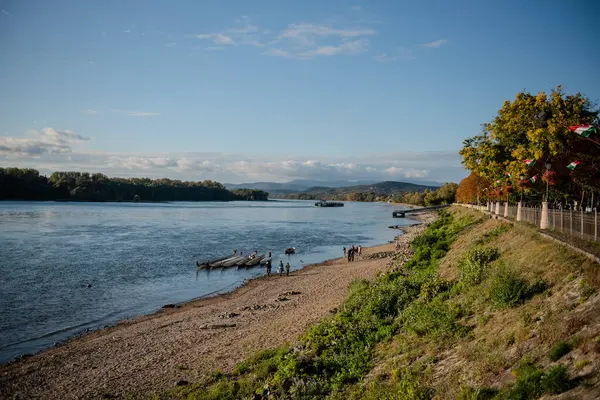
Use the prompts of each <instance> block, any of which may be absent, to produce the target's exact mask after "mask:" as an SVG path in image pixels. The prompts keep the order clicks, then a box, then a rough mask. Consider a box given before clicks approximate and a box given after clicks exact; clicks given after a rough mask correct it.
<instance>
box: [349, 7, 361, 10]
mask: <svg viewBox="0 0 600 400" xmlns="http://www.w3.org/2000/svg"><path fill="white" fill-rule="evenodd" d="M350 9H351V10H352V11H360V10H361V9H362V7H361V6H352V7H350Z"/></svg>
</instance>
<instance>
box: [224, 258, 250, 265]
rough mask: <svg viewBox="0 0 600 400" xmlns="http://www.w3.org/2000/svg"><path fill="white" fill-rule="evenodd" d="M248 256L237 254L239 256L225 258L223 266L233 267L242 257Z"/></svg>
mask: <svg viewBox="0 0 600 400" xmlns="http://www.w3.org/2000/svg"><path fill="white" fill-rule="evenodd" d="M245 257H247V256H237V257H233V258H230V259H229V260H225V261H224V262H223V264H221V266H222V267H233V266H234V265H236V264H237V263H238V261H240V260H241V259H242V258H245Z"/></svg>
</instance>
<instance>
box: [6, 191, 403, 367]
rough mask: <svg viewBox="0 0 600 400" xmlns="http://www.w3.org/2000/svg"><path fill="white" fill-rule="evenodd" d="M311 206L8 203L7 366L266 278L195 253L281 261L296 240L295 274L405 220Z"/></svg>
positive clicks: (384, 211)
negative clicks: (204, 267) (72, 339)
mask: <svg viewBox="0 0 600 400" xmlns="http://www.w3.org/2000/svg"><path fill="white" fill-rule="evenodd" d="M312 204H313V202H307V201H277V202H275V201H274V202H261V203H246V202H233V203H220V202H215V203H164V204H163V203H161V204H147V203H144V204H133V203H125V204H119V203H97V204H93V203H52V202H50V203H44V202H2V203H0V225H1V226H2V229H1V230H0V273H2V279H1V280H0V362H6V361H8V360H10V359H12V358H14V357H16V356H19V355H21V354H23V353H32V352H36V351H39V350H40V349H43V348H45V347H48V346H51V345H52V344H53V343H55V342H58V341H61V340H64V339H65V338H67V337H69V336H71V335H73V334H75V333H78V332H83V331H85V330H87V329H97V328H99V327H102V326H104V325H107V324H112V323H114V322H116V321H118V320H120V319H124V318H128V317H132V316H135V315H140V314H144V313H149V312H152V311H154V310H156V309H158V308H160V307H161V306H162V305H164V304H168V303H177V302H181V301H186V300H190V299H192V298H196V297H200V296H206V295H212V294H216V293H222V292H224V291H229V290H231V289H233V288H234V287H236V286H238V285H240V284H241V283H242V282H244V281H245V280H247V279H249V278H252V277H256V276H259V275H262V274H264V268H262V267H254V268H248V269H246V268H239V269H238V268H228V269H215V270H211V271H197V269H196V267H195V261H196V260H198V259H201V260H204V259H207V258H214V257H217V256H220V255H227V254H230V253H231V251H232V249H234V248H235V249H238V251H244V252H250V251H253V250H258V251H259V253H267V252H269V251H272V252H273V264H274V265H275V263H276V262H278V259H284V258H285V259H287V256H285V255H284V254H283V251H284V249H285V248H287V247H295V248H296V249H297V253H296V254H294V255H292V256H290V257H289V260H290V263H291V265H292V268H293V269H297V268H301V267H302V266H303V265H306V264H311V263H315V262H319V261H323V260H325V259H329V258H334V257H340V256H341V255H342V252H341V248H342V247H343V246H346V247H348V246H351V245H352V244H356V245H358V244H361V245H363V246H369V245H374V244H379V243H383V242H386V241H388V240H390V239H392V238H393V235H394V233H395V231H391V230H389V229H388V228H387V226H389V225H392V222H393V224H397V223H398V221H399V220H392V218H391V212H392V208H391V207H390V206H388V205H386V204H360V203H347V204H346V206H345V207H342V208H329V209H327V208H325V209H322V208H316V207H313V206H312ZM401 222H405V221H404V220H401ZM406 222H410V221H406Z"/></svg>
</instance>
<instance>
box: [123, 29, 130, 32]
mask: <svg viewBox="0 0 600 400" xmlns="http://www.w3.org/2000/svg"><path fill="white" fill-rule="evenodd" d="M123 33H131V29H125V30H124V31H123Z"/></svg>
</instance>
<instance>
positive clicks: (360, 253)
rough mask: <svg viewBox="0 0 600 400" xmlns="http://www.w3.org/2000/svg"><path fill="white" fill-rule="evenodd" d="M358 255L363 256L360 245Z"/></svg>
mask: <svg viewBox="0 0 600 400" xmlns="http://www.w3.org/2000/svg"><path fill="white" fill-rule="evenodd" d="M358 255H359V256H362V247H361V245H360V244H359V245H358Z"/></svg>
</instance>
